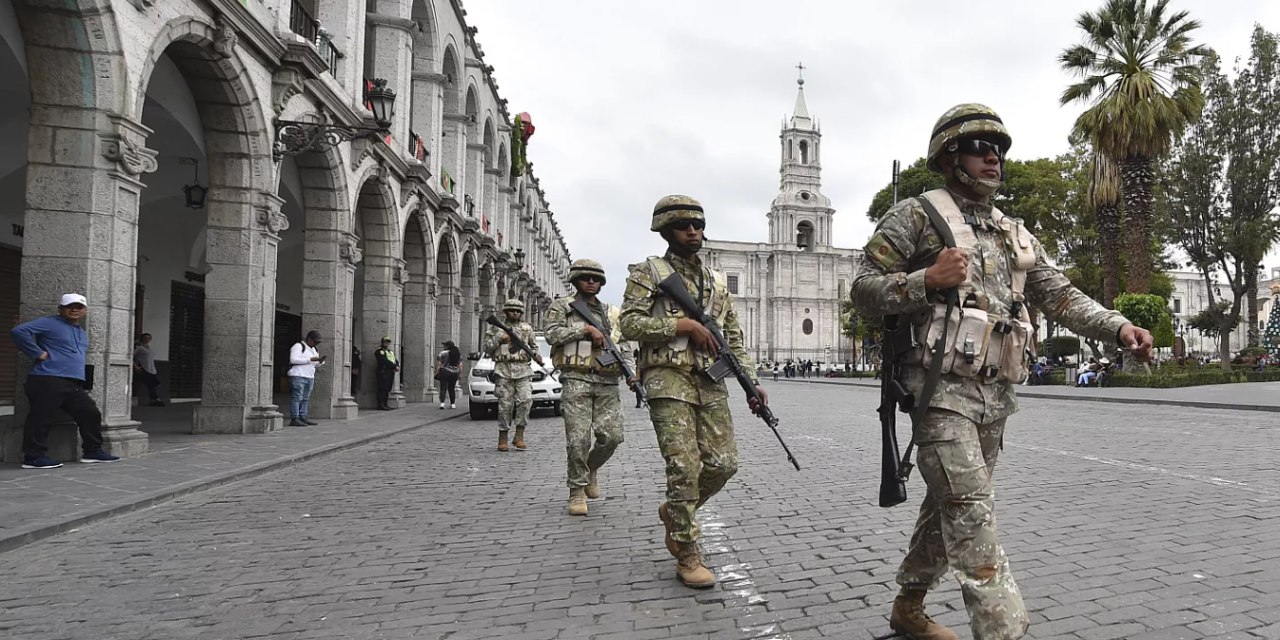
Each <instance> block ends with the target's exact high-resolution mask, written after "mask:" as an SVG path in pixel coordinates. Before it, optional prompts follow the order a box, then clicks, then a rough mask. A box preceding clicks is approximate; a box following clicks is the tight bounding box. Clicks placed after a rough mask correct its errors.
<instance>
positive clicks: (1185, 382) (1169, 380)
mask: <svg viewBox="0 0 1280 640" xmlns="http://www.w3.org/2000/svg"><path fill="white" fill-rule="evenodd" d="M1238 382H1280V371H1232V372H1230V373H1223V372H1222V371H1198V372H1195V373H1175V374H1152V375H1146V374H1130V373H1118V374H1116V375H1114V376H1112V377H1111V378H1110V379H1109V380H1107V386H1108V387H1129V388H1138V389H1180V388H1182V387H1199V386H1204V385H1211V384H1235V383H1238Z"/></svg>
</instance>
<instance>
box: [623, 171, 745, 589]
mask: <svg viewBox="0 0 1280 640" xmlns="http://www.w3.org/2000/svg"><path fill="white" fill-rule="evenodd" d="M705 226H706V218H705V217H704V216H703V211H702V205H701V204H699V203H698V201H696V200H694V199H693V198H690V197H688V196H680V195H672V196H667V197H664V198H662V199H661V200H659V201H658V203H657V204H656V205H655V206H654V208H653V222H652V224H651V225H650V230H652V231H657V232H659V233H661V234H662V239H663V240H666V242H667V252H666V254H665V255H663V257H661V258H656V257H655V258H650V259H648V260H646V261H644V262H642V263H640V264H636V265H632V267H631V274H630V276H629V277H628V278H627V287H626V290H625V293H624V294H623V302H622V314H621V318H620V321H619V324H620V325H621V327H622V334H623V336H625V337H626V338H627V339H629V340H635V341H638V342H640V362H639V363H638V364H639V367H640V371H641V379H642V380H643V381H644V386H645V391H647V392H648V396H649V418H650V420H652V422H653V428H654V430H655V431H656V432H657V435H658V447H659V448H660V449H661V450H662V457H663V459H664V460H665V461H666V475H667V501H666V502H664V503H662V504H661V505H660V506H659V507H658V516H659V518H661V520H662V524H663V527H664V528H665V529H666V543H667V551H669V552H670V553H671V555H673V556H675V557H676V576H677V577H679V578H680V581H681V582H683V583H684V584H685V585H687V586H690V587H695V588H705V587H710V586H712V585H714V584H715V582H716V576H715V574H714V573H712V572H711V571H710V570H709V569H707V567H706V566H705V565H704V563H703V560H702V551H701V549H699V548H698V537H699V535H701V530H700V529H699V528H698V522H697V519H696V516H697V512H698V509H699V508H700V507H702V505H704V504H706V502H707V501H708V500H710V499H711V497H712V496H714V495H715V494H716V493H718V492H719V491H720V490H721V489H723V488H724V485H725V484H726V483H727V482H729V478H732V477H733V474H734V473H736V472H737V471H738V448H737V444H736V443H735V442H734V438H733V416H732V415H731V414H730V413H729V390H728V388H727V387H726V386H725V383H724V380H723V379H721V380H719V381H717V380H713V379H712V378H711V376H709V375H708V374H707V369H708V368H710V367H711V366H712V365H713V364H715V363H716V362H717V361H718V359H717V358H716V357H715V354H716V349H717V346H716V345H717V343H716V340H715V338H714V337H713V336H712V334H711V332H710V331H709V330H708V329H707V328H706V327H705V326H704V325H703V324H702V323H701V322H698V321H697V320H694V319H692V318H689V317H687V314H685V312H684V310H683V309H682V308H681V307H680V305H678V304H676V303H675V302H674V301H672V300H670V299H668V298H667V296H666V295H665V294H664V293H662V290H661V289H660V288H659V287H658V284H659V283H660V282H662V281H664V280H666V279H667V278H669V277H672V276H675V275H677V274H678V277H679V279H680V280H681V281H682V282H683V283H684V286H685V288H686V289H688V291H689V293H690V295H691V296H692V297H693V298H694V299H695V300H696V301H697V304H698V305H699V306H701V307H703V308H704V309H706V313H707V315H708V316H710V317H711V318H712V319H714V320H715V321H716V323H717V324H719V325H720V329H721V331H723V333H724V338H725V340H726V341H727V342H728V344H729V346H730V348H731V349H733V354H734V355H735V356H736V357H737V358H738V361H739V362H741V364H742V368H743V370H744V371H745V373H746V375H747V376H749V377H750V378H751V381H752V383H753V384H755V386H756V389H757V391H758V392H759V393H760V397H761V398H762V399H763V400H764V403H765V404H768V396H766V395H765V391H764V389H761V388H760V386H759V385H760V383H759V381H758V380H757V379H756V367H755V365H754V364H752V362H751V357H750V356H749V355H747V351H746V348H745V346H744V343H743V337H742V327H741V326H740V325H739V324H738V314H737V312H736V311H735V310H734V306H733V296H732V295H730V293H729V287H728V285H727V284H726V278H725V275H724V273H723V272H721V271H717V270H715V269H712V268H711V267H710V266H708V265H707V264H706V261H704V260H702V259H701V258H699V257H698V251H700V250H701V249H702V242H703V233H702V232H703V229H704V228H705ZM750 402H751V404H752V410H757V409H758V407H757V406H756V404H755V400H754V399H752V400H751V401H750Z"/></svg>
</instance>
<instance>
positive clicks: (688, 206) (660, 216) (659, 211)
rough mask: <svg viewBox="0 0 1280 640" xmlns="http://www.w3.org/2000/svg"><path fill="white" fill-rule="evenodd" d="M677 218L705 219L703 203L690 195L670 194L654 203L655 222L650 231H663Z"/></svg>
mask: <svg viewBox="0 0 1280 640" xmlns="http://www.w3.org/2000/svg"><path fill="white" fill-rule="evenodd" d="M677 220H703V221H705V220H706V218H705V217H703V215H702V205H701V204H700V203H699V202H698V201H697V200H694V199H693V198H690V197H689V196H680V195H670V196H667V197H665V198H663V199H661V200H659V201H658V204H655V205H653V224H651V225H650V226H649V230H650V231H662V229H663V228H664V227H666V226H667V225H669V224H671V223H672V222H675V221H677Z"/></svg>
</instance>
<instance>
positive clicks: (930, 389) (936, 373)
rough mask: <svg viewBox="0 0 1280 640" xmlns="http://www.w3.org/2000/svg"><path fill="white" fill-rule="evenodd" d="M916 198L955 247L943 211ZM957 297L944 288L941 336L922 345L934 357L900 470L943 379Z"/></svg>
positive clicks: (913, 415)
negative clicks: (945, 355)
mask: <svg viewBox="0 0 1280 640" xmlns="http://www.w3.org/2000/svg"><path fill="white" fill-rule="evenodd" d="M916 201H918V202H919V203H920V205H921V206H922V207H924V212H925V214H926V215H928V216H929V222H930V223H932V224H933V227H934V230H936V231H937V232H938V235H939V236H941V237H942V243H943V244H944V245H945V246H946V247H947V248H948V249H954V248H955V246H956V237H955V234H953V233H951V225H949V224H947V221H946V219H945V218H943V217H942V214H941V213H939V212H938V208H937V207H935V206H933V203H932V202H930V201H929V199H928V198H926V197H924V196H920V197H918V198H916ZM959 296H960V291H959V288H957V287H952V288H950V289H947V292H946V298H947V315H946V316H945V318H944V320H945V321H944V322H943V323H942V336H941V337H940V338H939V339H938V342H937V343H935V344H933V345H925V348H926V349H933V360H932V362H930V363H929V373H928V375H927V376H925V379H924V388H922V389H921V390H920V397H919V398H916V406H915V410H914V411H912V412H911V441H910V442H908V443H907V450H906V453H905V454H904V455H903V456H902V466H901V468H903V469H910V468H911V467H910V464H911V450H912V449H913V448H914V447H915V445H916V428H917V427H919V426H920V424H921V423H922V422H924V415H925V413H927V412H928V411H929V403H930V402H931V401H932V400H933V393H934V392H935V391H937V389H938V382H939V381H940V380H941V379H942V356H943V354H941V353H938V351H940V350H941V349H942V348H943V347H945V346H946V344H947V326H948V324H950V320H951V312H952V311H954V310H955V308H956V302H957V300H958V298H959Z"/></svg>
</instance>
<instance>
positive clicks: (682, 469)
mask: <svg viewBox="0 0 1280 640" xmlns="http://www.w3.org/2000/svg"><path fill="white" fill-rule="evenodd" d="M649 418H650V420H652V421H653V428H654V430H655V431H657V433H658V447H659V448H661V449H662V458H663V459H664V460H666V462H667V503H668V510H669V513H670V514H671V521H672V523H671V524H672V526H671V537H672V538H674V539H676V540H677V541H679V542H693V541H695V540H697V539H698V536H699V535H701V533H702V532H701V530H700V529H699V528H698V521H697V519H696V517H695V516H696V515H697V512H698V508H699V507H701V506H702V505H704V504H706V502H707V500H710V499H711V496H714V495H715V494H717V493H719V491H720V490H721V489H723V488H724V485H725V484H726V483H727V482H729V478H732V477H733V474H735V473H737V471H738V447H737V444H736V443H735V442H734V440H733V418H732V417H731V416H730V415H729V405H728V398H727V397H723V396H722V397H720V398H719V399H717V400H714V401H712V402H710V403H706V404H693V403H690V402H685V401H683V400H675V399H672V398H651V399H650V400H649Z"/></svg>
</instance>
